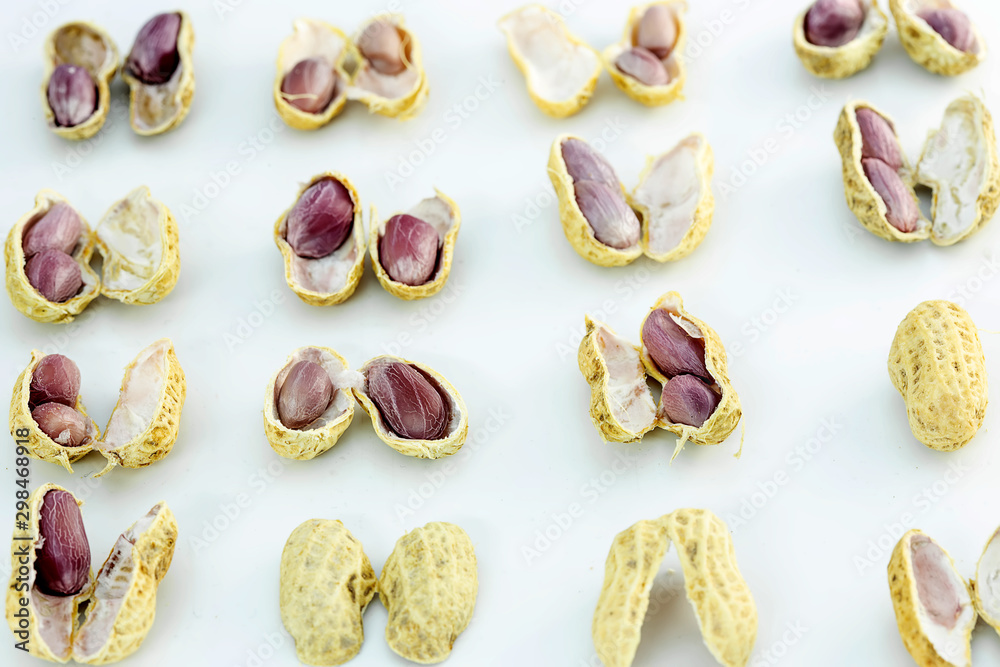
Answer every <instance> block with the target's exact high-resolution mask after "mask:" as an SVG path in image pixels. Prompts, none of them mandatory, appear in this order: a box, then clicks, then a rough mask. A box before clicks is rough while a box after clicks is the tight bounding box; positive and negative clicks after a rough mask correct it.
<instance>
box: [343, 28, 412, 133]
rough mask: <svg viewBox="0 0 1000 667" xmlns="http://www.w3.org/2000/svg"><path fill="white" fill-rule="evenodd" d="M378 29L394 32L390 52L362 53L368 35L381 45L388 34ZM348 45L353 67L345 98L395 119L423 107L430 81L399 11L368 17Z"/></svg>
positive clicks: (407, 115) (402, 118) (410, 116)
mask: <svg viewBox="0 0 1000 667" xmlns="http://www.w3.org/2000/svg"><path fill="white" fill-rule="evenodd" d="M382 30H385V31H386V33H387V35H389V36H393V35H395V36H393V37H392V44H391V48H392V49H393V52H392V53H385V52H383V51H379V52H378V53H377V54H366V51H365V46H366V44H367V42H368V39H369V38H372V39H373V40H374V41H378V42H381V43H380V44H378V45H377V47H385V42H386V41H388V38H387V37H383V36H381V35H379V34H378V33H379V32H380V31H382ZM348 48H349V49H350V52H351V59H352V60H353V62H354V63H355V65H356V67H357V69H356V70H355V72H354V75H353V76H352V77H351V85H350V88H349V89H348V91H347V96H348V98H349V99H352V100H357V101H359V102H361V103H362V104H364V105H365V106H367V107H368V110H369V111H371V112H372V113H377V114H379V115H381V116H388V117H389V118H395V119H396V120H409V119H411V118H413V117H415V116H416V115H417V114H419V113H420V112H421V111H422V110H423V108H424V106H425V105H426V104H427V97H428V95H429V94H430V84H428V82H427V72H426V71H425V70H424V61H423V56H422V55H421V52H420V41H419V40H418V39H417V37H416V35H414V34H413V31H411V30H410V29H409V28H407V27H406V23H405V21H404V20H403V17H402V16H401V15H399V14H383V15H380V16H378V17H376V18H375V19H372V20H371V21H369V22H368V23H366V24H365V25H363V26H362V27H361V29H360V30H358V33H357V34H356V35H355V36H354V39H353V40H352V41H351V42H350V44H349V46H348ZM369 55H371V56H372V57H369Z"/></svg>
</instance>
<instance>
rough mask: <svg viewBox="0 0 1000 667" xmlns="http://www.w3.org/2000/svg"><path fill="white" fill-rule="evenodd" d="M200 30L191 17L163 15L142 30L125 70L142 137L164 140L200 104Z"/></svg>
mask: <svg viewBox="0 0 1000 667" xmlns="http://www.w3.org/2000/svg"><path fill="white" fill-rule="evenodd" d="M193 50H194V28H193V27H192V26H191V18H190V17H189V16H188V15H187V14H186V13H185V12H181V11H178V12H171V13H167V14H157V15H156V16H154V17H153V18H151V19H150V20H149V21H147V22H146V23H145V25H143V26H142V28H141V29H140V30H139V33H138V34H137V35H136V38H135V43H134V44H133V45H132V50H131V51H130V52H129V55H128V57H127V58H126V59H125V64H124V65H123V66H122V79H124V80H125V83H127V84H128V87H129V115H130V122H131V125H132V129H133V130H134V131H135V132H136V134H141V135H143V136H149V135H154V134H162V133H164V132H167V131H169V130H172V129H174V128H175V127H177V126H178V125H180V124H181V121H183V120H184V117H185V116H187V114H188V111H189V110H190V109H191V100H192V98H194V62H193V60H192V53H193Z"/></svg>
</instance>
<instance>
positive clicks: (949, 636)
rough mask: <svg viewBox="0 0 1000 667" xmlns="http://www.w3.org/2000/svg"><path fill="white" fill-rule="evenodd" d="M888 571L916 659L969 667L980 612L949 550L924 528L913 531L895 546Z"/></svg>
mask: <svg viewBox="0 0 1000 667" xmlns="http://www.w3.org/2000/svg"><path fill="white" fill-rule="evenodd" d="M888 573H889V594H890V595H891V596H892V608H893V609H894V610H895V612H896V624H897V625H898V626H899V635H900V637H901V638H902V639H903V645H904V646H906V650H907V651H909V652H910V655H911V656H912V657H913V660H914V662H916V663H917V664H918V665H920V667H969V665H971V664H972V647H971V639H972V629H973V628H974V627H975V626H976V617H977V614H976V609H975V607H974V606H973V604H972V597H971V595H970V594H969V589H968V586H967V584H966V582H965V580H964V579H962V576H961V575H960V574H959V573H958V570H956V569H955V561H953V560H952V559H951V556H949V555H948V552H947V551H945V550H944V549H943V548H942V547H941V546H940V545H938V543H937V542H935V541H934V540H933V539H931V538H930V537H928V536H927V535H926V534H924V533H923V532H922V531H920V530H915V529H914V530H911V531H909V532H907V533H906V534H905V535H903V537H902V538H900V540H899V542H898V543H897V544H896V548H895V549H893V551H892V558H891V559H890V560H889V568H888Z"/></svg>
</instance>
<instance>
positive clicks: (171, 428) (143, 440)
mask: <svg viewBox="0 0 1000 667" xmlns="http://www.w3.org/2000/svg"><path fill="white" fill-rule="evenodd" d="M163 341H166V342H167V343H168V344H169V349H168V350H167V376H166V381H165V382H164V383H163V388H162V390H161V394H160V400H159V403H158V407H157V409H156V413H155V414H154V415H153V419H152V420H151V421H150V423H149V426H148V427H147V428H146V430H145V431H143V432H142V433H140V434H139V435H138V436H136V437H134V438H132V440H130V441H128V442H126V443H125V444H123V445H121V446H120V447H118V448H116V449H114V450H107V449H105V448H104V447H102V446H101V444H100V443H99V444H98V445H97V446H96V449H97V451H99V452H100V453H101V455H102V456H104V458H106V459H107V460H108V463H107V465H106V466H105V467H104V469H103V470H102V471H101V472H100V473H98V475H103V474H105V473H107V472H110V471H111V470H112V469H113V468H114V467H115V466H122V467H125V468H142V467H145V466H148V465H149V464H151V463H155V462H157V461H159V460H160V459H162V458H164V457H165V456H166V455H167V454H169V453H170V450H172V449H173V448H174V443H175V442H177V433H178V431H179V430H180V427H181V409H182V408H183V407H184V398H185V396H186V394H187V382H186V380H185V379H184V370H183V369H182V368H181V365H180V362H179V361H177V354H176V353H175V352H174V344H173V341H171V340H170V339H169V338H167V339H160V340H158V341H156V342H154V343H152V344H153V345H156V344H157V343H160V342H163ZM135 365H136V361H135V360H133V361H132V363H130V364H129V365H128V366H127V367H126V368H125V376H124V378H123V379H122V386H121V390H120V391H121V392H124V391H125V385H126V383H127V382H128V379H129V374H130V373H131V371H132V369H133V368H134V367H135ZM120 406H121V398H119V401H118V403H117V404H115V408H114V409H115V410H118V409H119V407H120ZM112 415H114V410H113V411H112ZM108 423H109V424H110V423H111V422H110V418H109V420H108ZM106 435H107V428H105V436H106Z"/></svg>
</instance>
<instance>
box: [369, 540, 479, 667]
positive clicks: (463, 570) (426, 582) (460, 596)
mask: <svg viewBox="0 0 1000 667" xmlns="http://www.w3.org/2000/svg"><path fill="white" fill-rule="evenodd" d="M378 591H379V599H380V600H381V601H382V604H383V605H385V608H386V611H387V612H388V614H389V620H388V622H387V624H386V628H385V639H386V641H387V642H388V643H389V648H391V649H392V650H393V651H394V652H395V653H396V654H398V655H400V656H402V657H404V658H406V659H407V660H410V661H412V662H417V663H421V664H425V665H427V664H433V663H438V662H441V661H443V660H445V659H446V658H447V657H448V656H449V655H451V649H452V646H453V645H454V643H455V639H457V638H458V636H459V635H460V634H461V633H462V631H464V630H465V628H466V627H468V625H469V621H470V620H471V619H472V613H473V611H474V609H475V607H476V595H477V594H478V591H479V577H478V574H477V571H476V553H475V550H474V549H473V547H472V540H470V539H469V536H468V535H467V534H466V532H465V531H464V530H462V529H461V528H459V527H458V526H456V525H455V524H452V523H443V522H432V523H428V524H427V525H425V526H422V527H420V528H417V529H415V530H412V531H410V532H409V533H407V534H406V535H404V536H403V537H401V538H399V541H397V542H396V546H395V548H394V549H393V550H392V553H391V554H390V555H389V558H388V559H387V560H386V562H385V565H384V566H383V567H382V574H381V577H380V578H379V582H378Z"/></svg>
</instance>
